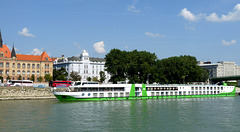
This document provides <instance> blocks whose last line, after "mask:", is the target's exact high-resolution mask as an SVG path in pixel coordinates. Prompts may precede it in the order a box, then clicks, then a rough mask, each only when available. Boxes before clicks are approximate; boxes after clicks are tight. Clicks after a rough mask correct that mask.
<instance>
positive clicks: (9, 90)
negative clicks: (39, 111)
mask: <svg viewBox="0 0 240 132" xmlns="http://www.w3.org/2000/svg"><path fill="white" fill-rule="evenodd" d="M27 99H56V97H55V96H54V95H53V94H52V93H51V88H50V87H49V88H34V87H0V100H27Z"/></svg>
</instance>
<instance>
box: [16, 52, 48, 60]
mask: <svg viewBox="0 0 240 132" xmlns="http://www.w3.org/2000/svg"><path fill="white" fill-rule="evenodd" d="M16 56H17V60H29V61H45V60H46V58H48V59H47V61H52V60H51V58H50V57H49V56H48V54H47V53H46V52H45V51H44V52H43V53H42V54H41V55H23V54H16Z"/></svg>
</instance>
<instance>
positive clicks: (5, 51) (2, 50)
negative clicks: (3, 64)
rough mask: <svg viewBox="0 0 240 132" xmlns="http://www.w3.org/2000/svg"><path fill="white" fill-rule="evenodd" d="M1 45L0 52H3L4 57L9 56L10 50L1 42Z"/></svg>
mask: <svg viewBox="0 0 240 132" xmlns="http://www.w3.org/2000/svg"><path fill="white" fill-rule="evenodd" d="M2 46H3V47H2V48H0V52H3V53H4V56H5V57H7V58H11V51H10V50H9V49H8V47H7V45H6V44H3V45H2Z"/></svg>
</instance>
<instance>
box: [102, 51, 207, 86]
mask: <svg viewBox="0 0 240 132" xmlns="http://www.w3.org/2000/svg"><path fill="white" fill-rule="evenodd" d="M105 60H106V64H105V67H106V71H107V72H108V73H110V75H111V79H110V82H113V83H117V81H125V80H126V79H128V80H129V83H147V81H148V82H149V83H154V82H156V83H161V84H168V83H186V82H204V81H206V80H207V79H208V77H209V74H208V71H207V70H205V69H203V68H201V67H200V66H198V65H197V59H196V58H195V57H192V56H187V55H184V56H179V57H169V58H167V59H162V60H158V59H157V57H156V55H155V54H152V53H150V52H146V51H137V50H134V51H131V52H127V51H121V50H119V49H112V50H111V51H110V52H109V53H108V54H107V55H106V57H105Z"/></svg>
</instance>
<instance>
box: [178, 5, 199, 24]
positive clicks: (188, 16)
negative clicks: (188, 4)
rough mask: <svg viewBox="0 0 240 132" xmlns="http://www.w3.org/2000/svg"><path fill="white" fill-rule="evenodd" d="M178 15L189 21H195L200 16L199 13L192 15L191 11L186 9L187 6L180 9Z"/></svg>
mask: <svg viewBox="0 0 240 132" xmlns="http://www.w3.org/2000/svg"><path fill="white" fill-rule="evenodd" d="M179 15H180V16H182V17H184V18H185V19H187V20H189V21H197V20H198V19H200V16H202V15H201V14H199V15H194V14H193V13H192V12H190V11H188V10H187V8H184V9H182V10H181V12H180V13H179Z"/></svg>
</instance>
